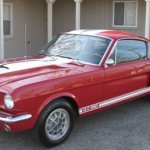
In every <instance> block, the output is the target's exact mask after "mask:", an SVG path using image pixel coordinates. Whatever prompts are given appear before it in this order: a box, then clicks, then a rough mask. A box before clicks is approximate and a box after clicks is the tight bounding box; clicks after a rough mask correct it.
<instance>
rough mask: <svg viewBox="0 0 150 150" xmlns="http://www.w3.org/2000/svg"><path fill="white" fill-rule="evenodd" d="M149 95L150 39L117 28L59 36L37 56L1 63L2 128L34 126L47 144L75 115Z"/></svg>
mask: <svg viewBox="0 0 150 150" xmlns="http://www.w3.org/2000/svg"><path fill="white" fill-rule="evenodd" d="M149 93H150V41H149V40H148V39H146V38H143V37H139V36H136V35H133V34H129V33H125V32H119V31H113V30H77V31H71V32H67V33H63V34H59V35H57V36H56V37H55V38H54V39H53V40H52V41H51V42H50V43H49V44H47V45H46V46H45V47H44V48H43V49H42V50H41V52H40V53H39V54H38V55H37V56H35V57H24V58H18V59H9V60H1V61H0V99H1V101H0V129H3V130H6V131H15V132H16V131H23V130H29V129H34V130H35V131H36V133H37V135H38V137H39V139H40V141H41V142H42V144H44V145H45V146H47V147H53V146H56V145H58V144H60V143H62V142H63V141H64V140H65V139H67V137H68V136H69V134H70V132H71V130H72V128H73V124H74V121H75V118H78V117H84V116H87V115H90V114H93V113H95V112H99V111H103V110H105V109H108V108H111V107H113V106H116V105H119V104H122V103H126V102H128V101H131V100H134V99H137V98H139V97H142V96H144V95H147V94H149Z"/></svg>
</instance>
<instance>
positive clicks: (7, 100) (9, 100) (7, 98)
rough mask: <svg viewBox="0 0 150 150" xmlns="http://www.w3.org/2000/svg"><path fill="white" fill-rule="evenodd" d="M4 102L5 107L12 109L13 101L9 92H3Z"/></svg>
mask: <svg viewBox="0 0 150 150" xmlns="http://www.w3.org/2000/svg"><path fill="white" fill-rule="evenodd" d="M4 104H5V106H6V108H7V109H12V108H13V107H14V101H13V99H12V97H11V96H10V95H9V94H5V96H4Z"/></svg>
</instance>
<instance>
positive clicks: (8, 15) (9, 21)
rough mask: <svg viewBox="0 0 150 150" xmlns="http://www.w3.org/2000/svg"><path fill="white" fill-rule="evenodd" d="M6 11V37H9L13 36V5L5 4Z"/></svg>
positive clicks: (4, 9)
mask: <svg viewBox="0 0 150 150" xmlns="http://www.w3.org/2000/svg"><path fill="white" fill-rule="evenodd" d="M3 11H4V16H3V18H4V20H3V22H4V36H5V37H7V36H8V37H9V36H12V34H13V33H12V25H13V24H12V22H13V11H12V4H4V6H3Z"/></svg>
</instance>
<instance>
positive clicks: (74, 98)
mask: <svg viewBox="0 0 150 150" xmlns="http://www.w3.org/2000/svg"><path fill="white" fill-rule="evenodd" d="M60 97H69V98H71V99H72V100H73V101H74V102H75V103H76V104H77V106H78V108H80V105H79V100H78V98H77V97H76V96H75V95H73V94H72V93H69V92H61V93H56V94H52V95H51V96H50V97H48V98H47V99H46V100H44V102H43V103H42V104H41V106H40V108H39V109H38V111H37V113H36V114H35V118H36V120H37V119H38V117H39V115H40V114H41V112H42V111H43V109H44V108H45V107H46V106H47V105H48V104H49V103H50V102H52V101H55V100H56V99H58V98H60Z"/></svg>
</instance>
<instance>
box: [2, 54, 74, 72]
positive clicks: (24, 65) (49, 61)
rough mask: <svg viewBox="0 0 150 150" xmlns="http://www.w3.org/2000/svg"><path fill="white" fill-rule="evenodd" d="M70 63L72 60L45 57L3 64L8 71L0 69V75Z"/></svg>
mask: <svg viewBox="0 0 150 150" xmlns="http://www.w3.org/2000/svg"><path fill="white" fill-rule="evenodd" d="M71 61H72V60H70V59H67V58H58V57H55V58H50V57H45V58H41V59H31V60H23V61H20V62H14V63H10V64H4V66H6V67H8V68H9V69H7V68H0V74H4V73H9V72H14V71H21V70H25V69H31V68H37V67H44V66H49V65H61V64H64V63H69V62H71Z"/></svg>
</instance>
